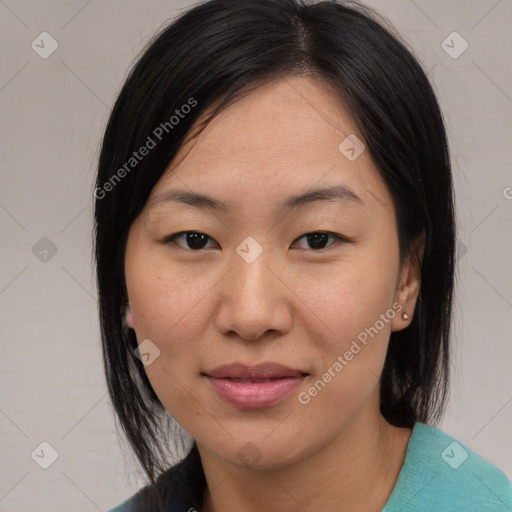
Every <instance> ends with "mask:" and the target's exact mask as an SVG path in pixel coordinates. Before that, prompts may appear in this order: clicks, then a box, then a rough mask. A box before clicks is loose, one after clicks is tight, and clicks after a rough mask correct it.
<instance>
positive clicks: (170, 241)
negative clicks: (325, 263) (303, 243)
mask: <svg viewBox="0 0 512 512" xmlns="http://www.w3.org/2000/svg"><path fill="white" fill-rule="evenodd" d="M191 233H195V234H198V235H204V236H206V237H207V238H208V239H209V240H213V238H211V237H209V236H208V235H207V234H206V233H202V232H201V231H180V232H179V233H174V234H173V235H170V236H168V237H166V238H165V239H164V240H162V242H163V243H164V244H165V245H168V244H174V245H177V246H178V247H179V248H180V249H185V250H186V251H190V252H200V251H203V250H204V249H205V248H202V249H190V248H185V247H183V246H181V245H179V244H177V243H176V241H175V240H176V238H178V237H179V236H181V235H187V234H191ZM315 234H322V235H330V236H333V237H334V238H335V239H336V241H335V242H334V243H332V244H330V245H328V246H327V247H322V248H320V249H310V250H312V251H314V252H319V251H322V250H326V249H329V248H330V247H332V246H334V245H336V244H338V243H340V242H345V243H348V242H350V240H349V239H348V238H346V237H343V236H341V235H338V234H336V233H332V232H331V231H310V232H308V233H304V234H303V235H302V236H300V237H299V238H297V239H296V240H294V242H293V243H295V242H296V241H297V240H300V239H302V238H304V237H305V236H307V235H315ZM301 250H304V249H301Z"/></svg>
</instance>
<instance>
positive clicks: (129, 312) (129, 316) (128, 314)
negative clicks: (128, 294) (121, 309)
mask: <svg viewBox="0 0 512 512" xmlns="http://www.w3.org/2000/svg"><path fill="white" fill-rule="evenodd" d="M125 314H126V317H125V318H126V322H127V323H128V325H129V326H130V327H131V328H132V329H133V315H132V310H131V308H130V305H129V304H127V305H126V313H125Z"/></svg>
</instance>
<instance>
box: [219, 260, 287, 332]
mask: <svg viewBox="0 0 512 512" xmlns="http://www.w3.org/2000/svg"><path fill="white" fill-rule="evenodd" d="M266 253H267V254H266ZM268 253H269V251H268V250H267V251H265V250H264V251H263V253H262V254H261V255H260V256H259V257H258V258H257V259H256V260H255V261H253V262H251V263H248V262H247V261H245V260H244V259H243V258H241V257H239V256H238V255H237V254H235V255H234V257H233V265H232V268H231V270H230V271H229V272H228V274H227V275H226V276H225V277H224V279H223V280H222V281H221V283H220V286H219V295H218V300H219V302H220V304H219V305H218V309H217V315H216V318H215V323H216V326H217V329H218V330H219V332H221V333H222V334H223V335H225V336H231V337H234V336H238V337H240V338H242V339H244V340H249V341H255V340H258V339H260V338H262V337H264V335H265V334H266V333H267V332H269V333H270V332H271V333H272V334H273V335H274V336H276V335H277V334H276V333H279V334H281V335H282V334H284V333H286V332H288V331H289V329H290V327H291V323H292V316H291V311H290V309H291V303H290V298H291V296H292V295H293V294H291V292H290V290H289V289H288V288H287V286H286V285H285V284H284V283H283V281H284V280H283V277H282V276H280V275H279V272H278V271H276V270H275V269H274V268H273V267H276V265H272V261H271V258H270V257H269V254H268Z"/></svg>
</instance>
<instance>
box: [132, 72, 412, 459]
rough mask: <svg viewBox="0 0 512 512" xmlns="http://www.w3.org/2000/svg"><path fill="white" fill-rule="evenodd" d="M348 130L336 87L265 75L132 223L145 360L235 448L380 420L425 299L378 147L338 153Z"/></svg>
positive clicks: (208, 437) (261, 451) (252, 451)
mask: <svg viewBox="0 0 512 512" xmlns="http://www.w3.org/2000/svg"><path fill="white" fill-rule="evenodd" d="M350 134H355V135H356V136H357V134H358V131H357V130H356V128H355V126H354V124H353V122H352V121H351V119H350V118H349V117H348V116H347V114H346V113H345V112H344V110H343V109H342V107H341V105H340V104H339V103H337V101H336V97H335V95H334V93H333V91H332V90H330V89H329V88H328V87H327V85H326V84H324V83H322V82H319V81H314V80H313V79H312V78H309V77H294V78H288V79H285V80H284V79H283V80H279V81H276V82H273V83H271V84H267V85H263V86H261V87H259V88H257V89H255V90H254V91H253V92H251V93H250V94H249V95H247V96H245V97H244V98H242V99H240V100H238V101H237V102H235V103H234V104H232V105H231V106H230V107H229V108H227V109H226V110H224V111H223V112H222V113H221V114H220V115H219V116H218V117H217V118H216V119H215V120H213V121H212V122H211V123H210V124H209V125H208V127H207V128H206V129H205V131H204V132H203V133H202V134H201V135H200V136H199V137H198V138H197V139H196V140H195V141H193V142H188V143H187V144H185V145H184V146H183V147H182V148H181V150H180V153H179V154H178V155H177V157H176V159H175V160H174V162H177V163H173V164H171V166H170V167H169V169H168V170H167V172H166V173H165V175H164V176H163V177H162V178H161V179H160V181H159V182H158V183H157V184H156V186H155V187H154V189H153V190H152V193H151V195H150V197H149V199H148V201H147V203H146V206H145V208H144V210H143V211H142V213H141V214H140V216H139V217H138V218H137V219H136V221H135V222H134V224H133V225H132V227H131V229H130V233H129V237H128V243H127V249H126V259H125V272H126V284H127V290H128V298H129V302H130V305H131V309H132V314H133V321H134V328H135V332H136V335H137V339H138V342H139V344H141V343H142V342H144V343H145V345H144V346H143V347H142V348H143V350H141V352H143V353H145V354H147V355H146V356H145V357H146V362H147V365H146V366H145V371H146V372H147V375H148V377H149V380H150V382H151V384H152V386H153V388H154V390H155V392H156V394H157V395H158V397H159V398H160V400H161V402H162V403H163V405H164V406H165V408H166V409H167V411H168V412H169V413H170V414H171V415H172V416H173V417H174V418H175V419H176V420H177V421H178V423H180V425H181V426H182V427H183V428H184V429H185V430H186V431H187V432H188V433H189V434H190V435H191V436H192V437H193V438H194V439H195V440H196V441H197V443H198V445H200V446H202V447H204V449H206V450H208V452H210V453H212V454H214V455H216V456H218V457H220V458H221V459H223V460H226V461H230V462H232V463H234V464H243V463H244V459H247V458H249V459H250V458H251V457H252V458H253V459H259V464H261V465H262V466H265V467H272V466H278V465H281V464H286V463H289V462H292V461H297V460H300V459H301V458H303V457H306V456H308V455H311V454H313V453H315V451H317V450H319V449H320V448H321V447H325V446H327V445H329V444H330V443H333V442H335V441H336V439H337V438H338V437H339V436H341V435H342V434H343V432H344V431H345V430H346V429H347V428H349V426H350V425H355V424H356V423H357V421H358V419H361V418H363V417H365V418H377V417H378V416H379V412H378V391H379V387H378V381H379V376H380V374H381V371H382V367H383V364H384V359H385V355H386V349H387V344H388V340H389V336H390V332H391V331H392V330H399V329H402V328H404V327H406V325H407V323H406V322H405V321H404V320H403V319H402V318H401V311H405V310H407V311H408V313H409V316H412V311H413V309H414V300H415V297H414V294H408V295H407V293H406V291H404V290H405V289H404V288H403V277H404V275H406V274H405V273H404V267H402V268H400V265H399V252H398V233H397V227H396V218H395V210H394V206H393V201H392V198H391V196H390V193H389V191H388V190H387V187H386V186H385V184H384V182H383V181H382V179H381V178H380V176H379V173H378V172H377V170H376V169H375V167H374V166H373V164H372V161H371V159H370V157H369V154H368V152H367V151H363V152H362V153H361V154H360V155H359V156H357V150H358V148H357V147H355V146H353V144H352V146H351V145H350V143H347V142H345V145H342V147H341V150H340V148H339V146H340V144H341V143H342V142H343V141H344V140H345V139H346V137H347V136H348V135H350ZM359 139H360V140H362V137H361V136H359ZM350 147H355V152H352V151H350ZM348 156H350V158H349V157H348ZM354 156H357V158H355V159H354ZM335 187H337V192H338V193H337V195H334V194H332V193H331V196H330V197H325V194H324V196H322V194H316V195H315V194H313V195H311V192H312V191H313V190H314V189H320V188H322V189H328V188H331V189H333V190H334V188H335ZM177 191H181V192H184V193H187V194H201V195H205V196H208V197H209V198H210V199H211V202H208V201H205V200H203V201H199V200H197V198H196V199H195V200H194V199H193V198H192V197H191V196H189V197H188V199H187V197H185V196H184V195H181V196H180V195H179V194H177V193H175V194H174V195H173V198H171V197H170V193H172V192H177ZM305 193H308V194H310V195H308V196H306V197H303V198H302V200H300V199H297V197H298V196H301V195H303V194H305ZM166 196H167V198H166ZM322 197H323V199H322ZM213 201H215V202H216V203H214V202H213ZM217 203H218V204H217ZM214 204H217V206H216V207H214ZM190 232H192V233H190ZM398 303H401V305H399V304H398ZM402 307H403V308H404V309H403V310H402V309H401V308H402ZM144 340H150V341H144ZM225 365H234V366H228V367H226V366H225ZM279 365H282V366H279ZM222 367H223V368H222ZM283 367H285V368H283ZM269 379H270V381H269ZM298 441H299V442H298ZM248 443H251V444H248Z"/></svg>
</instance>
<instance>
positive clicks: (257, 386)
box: [203, 363, 309, 409]
mask: <svg viewBox="0 0 512 512" xmlns="http://www.w3.org/2000/svg"><path fill="white" fill-rule="evenodd" d="M203 375H204V376H205V377H206V378H207V379H208V381H209V382H210V383H211V385H212V388H213V390H214V391H215V392H216V393H217V394H218V395H219V396H220V398H222V399H223V400H224V401H225V402H227V403H228V404H230V405H232V406H233V407H236V408H239V409H258V408H263V407H270V406H272V405H275V404H277V403H278V402H280V401H282V400H283V399H284V398H286V396H288V395H289V394H290V393H291V392H292V391H293V390H294V389H295V388H296V387H297V386H298V385H299V384H300V383H301V382H302V381H303V380H304V379H305V378H306V376H307V375H309V374H308V373H306V372H303V371H301V370H296V369H293V368H289V367H287V366H283V365H281V364H278V363H262V364H258V365H254V366H248V365H245V364H238V363H237V364H229V365H223V366H219V367H218V368H215V369H213V370H211V371H208V372H204V373H203Z"/></svg>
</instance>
